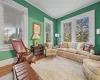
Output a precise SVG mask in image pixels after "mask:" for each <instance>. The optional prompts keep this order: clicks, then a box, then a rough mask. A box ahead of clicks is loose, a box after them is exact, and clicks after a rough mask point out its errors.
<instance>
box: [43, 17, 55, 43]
mask: <svg viewBox="0 0 100 80" xmlns="http://www.w3.org/2000/svg"><path fill="white" fill-rule="evenodd" d="M46 22H47V23H50V24H51V30H52V32H51V35H52V36H51V37H52V39H51V43H52V44H53V21H51V20H49V19H47V18H45V17H44V43H46V35H45V34H46V31H45V26H46V24H45V23H46Z"/></svg>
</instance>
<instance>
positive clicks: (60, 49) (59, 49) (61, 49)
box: [57, 48, 67, 51]
mask: <svg viewBox="0 0 100 80" xmlns="http://www.w3.org/2000/svg"><path fill="white" fill-rule="evenodd" d="M66 49H67V48H57V50H58V51H65V50H66Z"/></svg>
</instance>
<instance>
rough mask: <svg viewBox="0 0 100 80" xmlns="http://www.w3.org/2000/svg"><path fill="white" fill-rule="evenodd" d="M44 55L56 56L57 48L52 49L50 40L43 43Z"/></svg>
mask: <svg viewBox="0 0 100 80" xmlns="http://www.w3.org/2000/svg"><path fill="white" fill-rule="evenodd" d="M45 50H46V53H45V54H46V56H50V55H53V56H56V52H57V49H54V48H53V46H52V44H51V43H50V42H46V43H45Z"/></svg>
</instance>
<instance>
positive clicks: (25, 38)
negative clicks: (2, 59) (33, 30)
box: [0, 0, 28, 51]
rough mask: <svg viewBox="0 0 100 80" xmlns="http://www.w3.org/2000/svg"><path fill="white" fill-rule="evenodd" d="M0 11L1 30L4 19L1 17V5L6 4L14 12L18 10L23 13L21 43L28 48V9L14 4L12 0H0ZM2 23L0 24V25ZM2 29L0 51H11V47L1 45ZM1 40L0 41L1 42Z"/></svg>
mask: <svg viewBox="0 0 100 80" xmlns="http://www.w3.org/2000/svg"><path fill="white" fill-rule="evenodd" d="M0 4H1V6H0V9H1V12H0V18H1V20H0V26H1V29H2V28H3V25H4V23H3V20H4V18H3V17H2V16H3V4H6V5H8V6H11V7H13V8H15V9H16V10H19V11H21V12H23V16H22V17H23V21H22V22H23V24H22V26H23V27H22V33H23V34H22V36H23V37H22V39H23V42H24V44H25V46H26V47H28V8H26V7H24V6H22V5H20V4H18V3H16V2H15V1H13V0H0ZM1 22H2V23H1ZM3 33H4V32H3V29H2V32H1V34H0V36H1V39H0V42H1V43H0V51H8V50H12V46H11V45H4V44H3V37H4V36H3ZM1 40H2V41H1Z"/></svg>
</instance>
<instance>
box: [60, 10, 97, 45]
mask: <svg viewBox="0 0 100 80" xmlns="http://www.w3.org/2000/svg"><path fill="white" fill-rule="evenodd" d="M83 17H89V26H90V27H89V42H87V43H91V44H93V45H95V10H91V11H89V12H85V13H83V14H80V15H77V16H74V17H71V18H69V19H66V20H63V21H61V42H64V40H63V24H64V23H67V22H72V42H76V39H75V36H76V31H75V30H76V22H75V21H76V20H77V19H80V18H83Z"/></svg>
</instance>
